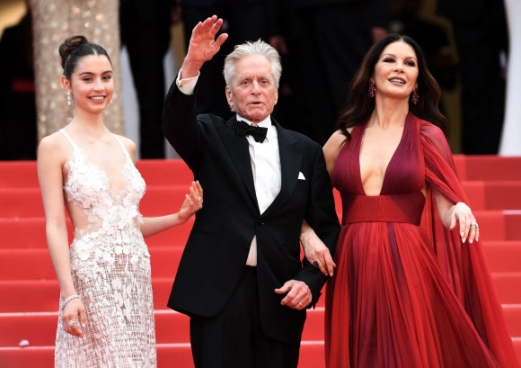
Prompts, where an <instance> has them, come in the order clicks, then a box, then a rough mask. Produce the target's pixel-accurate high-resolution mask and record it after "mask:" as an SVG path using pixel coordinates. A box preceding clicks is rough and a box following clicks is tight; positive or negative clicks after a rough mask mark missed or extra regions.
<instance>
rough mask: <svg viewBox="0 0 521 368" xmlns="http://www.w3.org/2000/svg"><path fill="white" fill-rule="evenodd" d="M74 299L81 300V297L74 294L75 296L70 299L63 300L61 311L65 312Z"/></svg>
mask: <svg viewBox="0 0 521 368" xmlns="http://www.w3.org/2000/svg"><path fill="white" fill-rule="evenodd" d="M74 299H80V296H79V295H78V294H74V295H71V296H70V297H68V298H67V299H65V300H63V301H62V302H61V309H62V310H63V308H65V306H66V305H67V303H68V302H70V301H71V300H74Z"/></svg>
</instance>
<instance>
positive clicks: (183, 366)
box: [0, 339, 521, 368]
mask: <svg viewBox="0 0 521 368" xmlns="http://www.w3.org/2000/svg"><path fill="white" fill-rule="evenodd" d="M513 342H514V349H515V351H516V353H517V356H518V360H519V361H521V339H514V340H513ZM0 364H2V367H6V368H27V367H38V368H52V367H53V366H54V347H53V346H45V347H28V348H0ZM157 366H158V368H171V367H176V368H194V365H193V361H192V355H191V351H190V345H189V344H159V345H158V346H157ZM324 367H325V364H324V344H323V342H322V341H303V342H302V345H301V348H300V359H299V365H298V368H324Z"/></svg>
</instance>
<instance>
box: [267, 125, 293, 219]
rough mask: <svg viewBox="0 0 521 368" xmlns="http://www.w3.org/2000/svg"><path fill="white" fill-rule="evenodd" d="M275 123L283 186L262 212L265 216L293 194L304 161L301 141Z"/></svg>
mask: <svg viewBox="0 0 521 368" xmlns="http://www.w3.org/2000/svg"><path fill="white" fill-rule="evenodd" d="M273 124H274V125H275V127H276V128H277V134H278V140H279V155H280V171H281V172H280V174H281V186H280V192H279V194H278V195H277V197H275V199H274V200H273V202H272V203H271V205H270V206H269V207H268V208H267V209H266V211H265V212H264V213H263V214H262V215H263V216H268V215H270V214H271V213H273V212H275V211H276V210H277V208H279V206H281V205H283V204H284V203H285V202H286V201H287V200H288V198H289V197H290V196H291V194H292V193H293V190H294V188H295V185H296V183H297V179H298V173H299V171H300V166H301V162H302V154H301V152H300V146H301V145H300V144H299V142H298V141H297V140H295V139H294V138H293V137H292V136H291V135H290V134H288V132H287V131H286V130H285V129H284V128H282V127H281V126H280V125H279V124H278V123H276V122H275V121H273Z"/></svg>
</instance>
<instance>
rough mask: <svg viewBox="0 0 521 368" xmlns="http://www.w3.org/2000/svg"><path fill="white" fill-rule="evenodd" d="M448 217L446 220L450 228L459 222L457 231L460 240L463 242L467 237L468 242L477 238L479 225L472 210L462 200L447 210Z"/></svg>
mask: <svg viewBox="0 0 521 368" xmlns="http://www.w3.org/2000/svg"><path fill="white" fill-rule="evenodd" d="M447 215H448V217H449V218H448V219H447V220H446V221H447V222H448V223H449V224H450V225H449V226H450V229H451V230H452V229H454V228H455V227H456V223H458V222H459V231H460V235H461V241H462V242H463V243H465V242H466V241H467V239H468V240H469V243H472V242H473V241H474V240H476V241H477V240H478V239H479V227H478V223H477V222H476V218H475V217H474V215H473V214H472V210H471V209H470V208H469V206H467V205H466V204H465V203H463V202H458V203H456V204H455V205H454V206H452V207H451V208H450V210H449V211H448V214H447Z"/></svg>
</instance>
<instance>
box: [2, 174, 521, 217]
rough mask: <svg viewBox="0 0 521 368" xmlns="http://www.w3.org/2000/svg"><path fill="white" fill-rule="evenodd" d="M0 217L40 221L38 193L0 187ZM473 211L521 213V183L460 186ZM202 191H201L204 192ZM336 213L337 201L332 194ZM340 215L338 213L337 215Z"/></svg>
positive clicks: (145, 208)
mask: <svg viewBox="0 0 521 368" xmlns="http://www.w3.org/2000/svg"><path fill="white" fill-rule="evenodd" d="M189 185H190V181H187V182H186V183H181V184H176V185H153V186H151V185H149V186H148V188H147V191H146V194H145V196H144V198H143V200H142V201H141V204H140V210H141V212H142V213H143V214H144V215H146V216H157V215H164V214H167V213H171V212H177V211H178V209H179V207H180V205H181V204H182V202H183V200H184V195H185V194H186V193H187V191H188V188H189ZM0 188H1V189H0V203H1V204H2V206H0V217H4V218H16V217H43V216H44V212H43V204H42V198H41V193H40V189H39V188H38V187H32V188H2V187H0ZM463 188H464V190H465V192H466V193H467V196H468V197H469V202H470V205H471V207H472V208H473V209H474V211H481V210H521V196H520V195H519V193H520V192H521V181H515V182H510V181H504V182H480V181H472V182H463ZM203 189H204V188H203ZM335 201H336V203H337V211H338V212H339V210H340V208H339V205H340V201H339V195H338V192H336V193H335ZM339 213H340V212H339Z"/></svg>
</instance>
